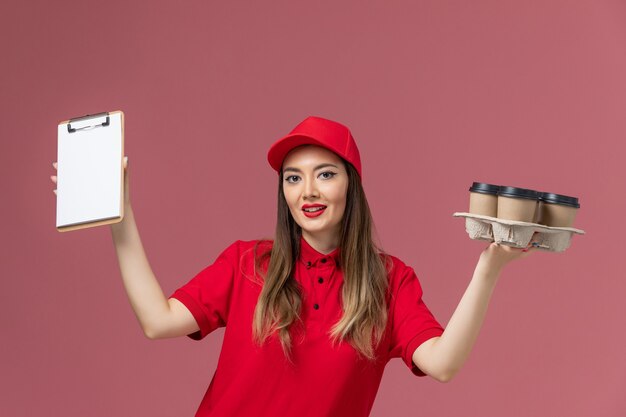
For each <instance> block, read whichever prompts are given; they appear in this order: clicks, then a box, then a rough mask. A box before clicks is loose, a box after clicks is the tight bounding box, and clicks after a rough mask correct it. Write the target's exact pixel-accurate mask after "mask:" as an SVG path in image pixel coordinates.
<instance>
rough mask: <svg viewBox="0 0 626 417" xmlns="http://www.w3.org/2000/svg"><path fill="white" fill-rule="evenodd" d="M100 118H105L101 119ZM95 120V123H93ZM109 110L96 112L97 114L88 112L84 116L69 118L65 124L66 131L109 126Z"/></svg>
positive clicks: (71, 131)
mask: <svg viewBox="0 0 626 417" xmlns="http://www.w3.org/2000/svg"><path fill="white" fill-rule="evenodd" d="M102 118H104V119H105V120H104V121H103V120H102ZM94 122H95V123H94ZM109 122H110V120H109V112H104V113H98V114H91V115H90V114H88V115H86V116H81V117H76V118H74V119H70V122H69V123H68V124H67V131H68V132H69V133H74V132H76V131H78V130H88V129H95V128H96V127H106V126H109Z"/></svg>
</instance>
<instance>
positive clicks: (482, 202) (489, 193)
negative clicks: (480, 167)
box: [469, 182, 500, 217]
mask: <svg viewBox="0 0 626 417" xmlns="http://www.w3.org/2000/svg"><path fill="white" fill-rule="evenodd" d="M499 190H500V186H499V185H493V184H487V183H484V182H474V183H472V186H471V187H470V188H469V191H470V205H469V212H470V213H472V214H479V215H481V216H490V217H496V215H497V214H498V191H499Z"/></svg>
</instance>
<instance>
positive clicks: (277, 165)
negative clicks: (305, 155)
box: [267, 116, 363, 179]
mask: <svg viewBox="0 0 626 417" xmlns="http://www.w3.org/2000/svg"><path fill="white" fill-rule="evenodd" d="M309 144H310V145H318V146H321V147H323V148H326V149H328V150H330V151H333V152H334V153H336V154H337V155H339V156H341V157H342V158H343V159H345V160H346V161H348V162H350V163H351V164H352V165H353V166H354V168H356V170H357V172H358V173H359V177H360V178H361V179H362V178H363V174H362V173H361V155H360V154H359V148H357V146H356V142H355V141H354V138H353V137H352V133H350V129H348V128H347V127H346V126H344V125H342V124H341V123H337V122H333V121H332V120H328V119H324V118H322V117H316V116H309V117H307V118H306V119H304V120H303V121H302V122H300V124H299V125H298V126H296V127H295V128H294V129H293V130H292V131H291V132H289V134H288V135H287V136H285V137H283V138H281V139H279V140H277V141H276V142H274V144H273V145H272V146H271V147H270V150H269V152H268V153H267V160H268V161H269V163H270V165H271V166H272V168H274V170H276V171H277V172H280V170H281V168H282V165H283V160H284V159H285V156H287V154H288V153H289V151H291V150H292V149H293V148H295V147H296V146H300V145H309Z"/></svg>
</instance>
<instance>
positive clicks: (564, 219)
mask: <svg viewBox="0 0 626 417" xmlns="http://www.w3.org/2000/svg"><path fill="white" fill-rule="evenodd" d="M540 199H541V224H545V225H546V226H551V227H573V225H574V219H575V218H576V213H577V212H578V209H579V208H580V204H579V202H578V198H576V197H570V196H566V195H562V194H554V193H541V195H540Z"/></svg>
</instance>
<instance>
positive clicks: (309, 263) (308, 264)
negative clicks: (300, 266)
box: [306, 261, 311, 269]
mask: <svg viewBox="0 0 626 417" xmlns="http://www.w3.org/2000/svg"><path fill="white" fill-rule="evenodd" d="M310 267H311V261H309V262H307V263H306V268H307V269H309V268H310Z"/></svg>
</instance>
